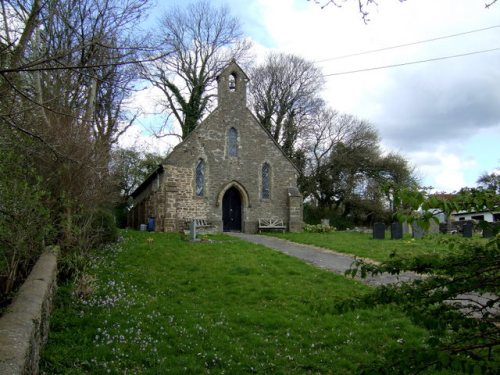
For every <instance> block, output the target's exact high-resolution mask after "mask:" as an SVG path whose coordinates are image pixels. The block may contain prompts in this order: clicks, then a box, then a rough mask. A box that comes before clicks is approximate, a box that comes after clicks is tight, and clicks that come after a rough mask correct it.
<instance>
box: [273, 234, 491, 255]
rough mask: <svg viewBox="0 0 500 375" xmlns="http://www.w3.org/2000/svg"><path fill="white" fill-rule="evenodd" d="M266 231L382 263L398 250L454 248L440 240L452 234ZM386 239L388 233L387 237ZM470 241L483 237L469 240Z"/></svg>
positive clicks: (416, 251) (414, 251)
mask: <svg viewBox="0 0 500 375" xmlns="http://www.w3.org/2000/svg"><path fill="white" fill-rule="evenodd" d="M266 234H268V235H272V236H276V237H279V238H285V239H287V240H290V241H293V242H298V243H304V244H308V245H315V246H320V247H323V248H326V249H331V250H334V251H336V252H339V253H345V254H352V255H356V256H358V257H362V258H370V259H373V260H376V261H379V262H382V261H385V260H387V259H388V258H389V256H390V254H391V253H393V252H396V254H397V255H399V256H414V255H418V254H438V255H444V254H450V253H451V252H453V251H456V248H455V250H454V249H450V248H449V245H448V244H446V243H445V242H443V241H441V240H442V239H446V238H449V236H446V235H441V234H435V235H429V236H425V237H424V238H420V239H412V238H409V237H405V238H404V239H402V240H391V239H385V240H374V239H373V238H372V235H371V234H367V233H359V232H351V231H338V232H331V233H307V232H301V233H271V232H267V233H266ZM386 238H387V236H386ZM467 240H470V241H474V240H478V241H481V240H482V239H479V238H474V239H467Z"/></svg>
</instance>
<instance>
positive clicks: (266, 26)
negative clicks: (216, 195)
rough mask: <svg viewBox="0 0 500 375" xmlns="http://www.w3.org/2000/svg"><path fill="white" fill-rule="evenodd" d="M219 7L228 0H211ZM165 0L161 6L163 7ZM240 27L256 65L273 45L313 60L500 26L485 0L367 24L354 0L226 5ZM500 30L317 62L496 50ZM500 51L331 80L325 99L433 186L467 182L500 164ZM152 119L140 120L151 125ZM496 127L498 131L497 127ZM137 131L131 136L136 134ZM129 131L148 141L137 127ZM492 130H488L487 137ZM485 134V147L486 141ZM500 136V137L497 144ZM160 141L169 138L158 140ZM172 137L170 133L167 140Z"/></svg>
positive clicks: (383, 11) (150, 93)
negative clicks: (374, 132) (372, 131)
mask: <svg viewBox="0 0 500 375" xmlns="http://www.w3.org/2000/svg"><path fill="white" fill-rule="evenodd" d="M214 1H217V2H218V3H223V0H214ZM164 5H165V4H162V6H164ZM228 6H229V7H230V8H231V10H232V11H233V13H234V14H235V15H236V16H237V17H239V18H240V20H241V21H242V24H243V28H244V31H245V32H246V33H248V34H249V35H248V36H249V38H250V39H253V40H254V41H255V48H254V51H255V53H256V59H255V61H257V62H258V61H259V60H260V59H262V57H263V55H264V54H265V53H266V52H267V51H268V50H269V49H270V48H272V49H273V50H278V51H281V52H287V53H294V54H297V55H299V56H302V57H304V58H306V59H308V60H310V61H318V60H324V59H330V58H332V57H335V56H342V55H347V54H351V53H356V52H361V51H368V50H374V49H378V48H384V47H387V46H394V45H397V44H404V43H409V42H415V41H419V40H424V39H430V38H435V37H439V36H444V35H451V34H455V33H460V32H464V31H468V30H474V29H480V28H484V27H488V26H493V25H497V24H499V22H498V20H499V19H500V5H495V6H493V7H491V9H489V10H486V9H484V3H483V2H482V1H480V0H477V1H471V0H440V1H435V0H412V1H406V2H403V3H400V2H398V1H384V2H380V6H379V7H371V8H370V11H371V14H370V18H371V21H370V22H369V24H368V25H365V24H364V23H363V21H362V20H361V16H360V14H359V12H358V10H357V2H356V1H354V0H352V1H348V2H347V3H346V4H345V5H344V6H343V7H342V8H337V7H335V6H333V5H330V6H328V7H326V8H325V9H323V10H322V9H321V7H320V6H319V5H317V4H315V2H314V1H309V2H308V1H306V0H273V1H269V0H248V1H246V2H229V3H228ZM499 33H500V28H494V29H491V30H487V31H483V32H478V33H471V34H468V35H463V36H460V37H454V38H447V39H443V40H439V41H435V42H429V43H422V44H417V45H413V46H409V47H404V48H397V49H392V50H388V51H384V52H381V53H376V54H365V55H360V56H357V57H352V58H348V59H336V60H329V61H323V62H317V64H318V65H319V66H320V67H321V68H322V69H323V73H324V74H330V73H335V72H342V71H348V70H356V69H363V68H370V67H376V66H382V65H389V64H395V63H403V62H408V61H415V60H423V59H429V58H435V57H440V56H446V55H453V54H460V53H464V52H470V51H474V50H481V49H489V48H495V47H500V44H498V40H499V37H498V36H499ZM498 56H499V52H492V53H488V54H479V55H475V56H470V57H463V58H457V59H450V60H443V61H441V62H434V63H425V64H418V65H411V66H406V67H401V68H393V69H384V70H375V71H371V72H364V73H358V74H350V75H339V76H332V77H327V85H326V90H325V93H324V97H325V99H326V100H327V102H328V103H329V104H330V105H331V106H332V107H333V108H335V109H337V110H340V111H344V112H348V113H352V114H354V115H356V116H358V117H361V118H363V119H365V120H368V121H370V122H372V123H373V124H374V126H375V127H376V128H377V129H379V132H380V134H381V136H382V141H383V143H384V148H385V149H388V150H391V149H392V150H396V151H398V152H401V153H402V154H404V155H406V156H407V157H408V158H409V160H410V162H411V163H412V164H414V165H415V166H416V168H417V169H418V170H419V171H420V173H421V174H422V175H423V177H424V182H425V183H426V184H428V185H429V184H430V185H433V186H434V187H435V189H436V190H445V191H454V190H458V189H460V188H461V187H463V186H466V185H468V186H471V184H472V185H473V184H474V182H475V179H477V177H478V176H479V175H480V174H481V173H482V172H484V171H487V170H491V169H492V168H494V166H495V165H498V163H499V162H500V153H499V151H497V148H498V147H496V148H495V146H492V145H491V144H494V142H493V141H491V140H492V139H493V140H494V139H495V138H496V139H498V138H499V135H498V134H497V135H496V136H495V131H497V129H498V124H500V110H499V109H498V108H500V106H499V104H498V103H499V100H500V86H499V85H498V81H499V80H500V65H499V64H498V63H497V62H498ZM158 97H161V95H159V93H158V91H155V90H153V89H148V90H145V91H144V92H143V93H139V94H137V95H135V96H134V100H133V102H134V105H135V106H137V107H139V108H141V109H142V110H143V112H144V113H145V114H146V113H154V112H155V111H157V110H158V108H157V107H156V106H155V101H156V100H157V99H158ZM158 121H159V119H158V118H156V117H152V116H149V117H142V118H141V119H140V121H139V123H138V124H142V128H146V129H148V128H149V127H151V126H153V127H154V126H155V122H156V125H158ZM495 124H497V125H496V127H495ZM134 131H135V133H134ZM134 131H131V132H130V134H132V133H133V134H132V135H130V137H131V139H133V138H134V137H139V139H140V138H141V137H146V138H145V139H146V140H147V141H145V142H143V143H144V144H147V143H148V142H152V143H154V142H155V140H154V139H152V138H151V135H150V132H147V131H144V130H142V129H141V128H140V127H139V128H138V129H136V130H134ZM485 132H486V133H485ZM477 134H479V135H481V134H488V135H489V136H488V139H489V140H490V141H489V142H490V143H491V144H490V143H488V147H480V144H481V142H482V143H484V138H485V137H484V136H482V137H478V136H477ZM499 141H500V140H499ZM162 142H164V141H162ZM170 142H171V143H175V141H174V142H172V139H170Z"/></svg>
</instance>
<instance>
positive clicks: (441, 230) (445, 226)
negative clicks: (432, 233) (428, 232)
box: [439, 223, 448, 234]
mask: <svg viewBox="0 0 500 375" xmlns="http://www.w3.org/2000/svg"><path fill="white" fill-rule="evenodd" d="M439 233H443V234H446V233H448V223H439Z"/></svg>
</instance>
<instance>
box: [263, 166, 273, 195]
mask: <svg viewBox="0 0 500 375" xmlns="http://www.w3.org/2000/svg"><path fill="white" fill-rule="evenodd" d="M261 197H262V199H269V198H271V166H270V165H269V164H268V163H264V164H262V191H261Z"/></svg>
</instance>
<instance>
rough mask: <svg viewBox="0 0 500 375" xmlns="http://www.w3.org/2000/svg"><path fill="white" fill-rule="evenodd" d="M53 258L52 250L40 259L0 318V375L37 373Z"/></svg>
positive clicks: (53, 277)
mask: <svg viewBox="0 0 500 375" xmlns="http://www.w3.org/2000/svg"><path fill="white" fill-rule="evenodd" d="M57 255H58V249H57V248H56V247H53V248H48V249H47V251H46V252H44V253H43V254H42V255H41V256H40V259H39V260H38V262H37V263H36V264H35V266H34V267H33V270H32V271H31V273H30V275H29V276H28V278H27V279H26V281H25V282H24V284H23V285H22V286H21V288H20V289H19V292H18V294H17V296H16V297H15V299H14V301H13V302H12V304H11V305H10V306H9V307H8V308H7V310H6V311H5V313H4V315H3V316H2V317H1V318H0V374H9V375H20V374H38V363H39V360H40V351H41V348H42V346H43V344H45V342H46V341H47V336H48V333H49V317H50V311H51V308H52V299H53V297H54V293H55V290H56V285H57V284H56V281H57V280H56V276H57Z"/></svg>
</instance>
